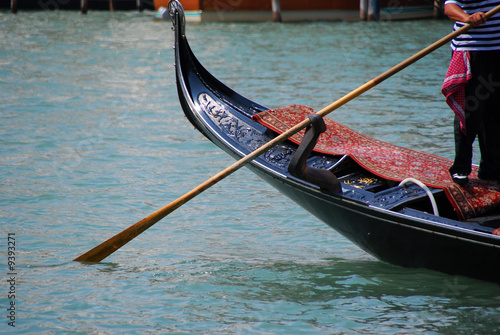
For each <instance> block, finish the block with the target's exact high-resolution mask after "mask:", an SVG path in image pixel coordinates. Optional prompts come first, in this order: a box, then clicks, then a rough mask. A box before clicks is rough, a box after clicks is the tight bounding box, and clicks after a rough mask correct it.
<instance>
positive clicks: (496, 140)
mask: <svg viewBox="0 0 500 335" xmlns="http://www.w3.org/2000/svg"><path fill="white" fill-rule="evenodd" d="M498 5H500V1H498V0H486V1H477V0H447V1H446V2H445V14H446V15H447V16H448V17H449V18H450V19H452V20H455V21H456V22H455V25H454V30H457V29H460V28H461V27H463V26H464V25H465V24H467V23H469V24H471V25H472V26H473V27H474V28H473V29H471V30H469V31H468V32H467V33H466V34H462V35H460V36H458V37H457V38H455V39H454V40H453V41H452V43H451V48H452V50H453V57H452V61H451V63H450V67H449V69H448V73H447V76H446V79H445V81H444V85H443V94H445V96H446V101H447V103H448V104H449V105H450V107H451V108H452V109H453V111H454V112H455V115H456V116H455V121H454V128H455V160H454V163H453V165H452V166H451V167H450V170H449V171H450V174H451V176H452V179H453V181H455V182H456V183H458V184H460V185H465V184H467V183H468V176H469V174H470V173H471V164H472V153H473V149H472V145H473V142H474V140H475V138H476V136H478V138H479V147H480V151H481V161H480V165H479V172H478V177H479V179H483V180H493V181H498V182H500V15H495V16H493V17H491V18H490V19H489V20H487V21H486V20H485V18H484V13H486V12H487V11H489V10H491V9H492V8H494V7H495V6H498Z"/></svg>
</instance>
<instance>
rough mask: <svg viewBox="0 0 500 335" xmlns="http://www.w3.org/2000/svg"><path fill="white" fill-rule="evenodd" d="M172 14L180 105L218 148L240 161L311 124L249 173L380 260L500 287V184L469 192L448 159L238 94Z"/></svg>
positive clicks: (178, 9) (479, 184) (471, 187)
mask: <svg viewBox="0 0 500 335" xmlns="http://www.w3.org/2000/svg"><path fill="white" fill-rule="evenodd" d="M168 11H169V15H170V16H171V18H172V21H173V25H174V33H175V48H174V49H175V71H176V84H177V90H178V94H179V100H180V105H181V106H182V109H183V111H184V114H185V115H186V117H187V119H188V120H189V121H190V122H191V123H192V124H193V125H194V127H195V128H196V129H197V130H198V131H200V132H201V133H202V134H203V135H204V136H206V137H207V138H208V139H209V140H210V141H212V142H213V143H214V144H215V145H217V146H218V147H219V148H221V149H222V150H224V151H226V152H227V153H228V154H230V155H231V156H233V157H234V158H236V159H240V158H242V157H244V156H246V155H248V154H249V153H251V152H253V151H254V150H256V149H258V148H259V147H261V146H262V145H263V144H265V143H268V142H269V141H271V140H272V139H273V138H275V137H276V136H278V134H279V133H280V132H283V131H285V129H286V128H287V127H290V126H291V125H293V123H295V122H298V121H301V120H303V119H304V118H307V117H309V119H310V120H311V125H310V126H309V127H308V129H307V131H305V132H303V133H300V134H297V135H294V136H293V137H292V138H290V139H288V140H286V141H284V142H282V143H280V144H278V145H276V146H274V147H272V148H271V149H270V150H269V151H267V152H266V153H264V154H263V155H261V156H259V157H257V158H255V159H254V160H252V161H251V162H250V163H249V164H248V165H247V167H248V168H250V169H251V170H252V171H253V172H254V173H256V174H257V175H258V176H259V177H260V178H262V179H263V180H264V181H265V182H267V183H269V184H270V185H271V186H273V187H274V188H276V189H277V190H279V191H280V192H281V193H282V194H284V195H285V196H287V197H288V198H290V199H291V200H293V201H294V202H295V203H297V204H298V205H300V206H301V207H303V208H304V209H306V210H307V211H309V212H310V213H311V214H313V215H314V216H316V217H317V218H319V219H320V220H322V221H323V222H325V223H326V224H328V225H329V226H330V227H331V228H333V229H335V230H336V231H337V232H339V233H340V234H342V235H343V236H344V237H346V238H347V239H348V240H350V241H351V242H353V243H354V244H356V245H357V246H359V247H360V248H361V249H362V250H364V251H366V252H367V253H369V254H371V255H373V256H375V257H376V258H378V259H379V260H381V261H384V262H388V263H391V264H395V265H399V266H402V267H408V268H427V269H432V270H436V271H440V272H444V273H447V274H451V275H463V276H468V277H473V278H477V279H481V280H487V281H493V282H497V283H500V267H499V266H498V264H500V236H499V235H498V234H500V233H499V232H500V229H499V228H500V188H499V186H498V185H497V184H496V183H494V182H486V181H481V180H479V179H477V176H475V175H474V173H475V172H473V175H472V176H471V177H472V178H471V181H470V182H469V184H468V185H467V186H463V187H462V186H459V185H456V184H454V183H453V182H452V180H451V178H450V177H449V174H448V171H447V168H446V167H445V166H447V164H448V163H449V160H447V159H444V158H441V157H438V156H434V155H430V154H426V153H422V152H418V151H413V150H410V149H406V148H402V147H398V146H395V145H392V144H389V143H384V142H381V141H378V140H375V139H372V138H369V137H367V136H364V135H362V134H360V133H357V132H355V131H353V130H351V129H349V128H347V127H344V126H342V125H341V124H338V123H336V122H334V121H333V120H330V119H328V120H324V119H323V118H321V117H320V118H317V117H314V115H312V114H314V111H312V110H311V109H310V108H308V107H305V106H298V105H291V106H286V107H282V108H277V109H269V108H267V107H264V106H262V105H260V104H258V103H255V102H253V101H251V100H249V99H247V98H245V97H243V96H241V95H239V94H238V93H236V92H234V91H233V90H232V89H230V88H228V87H227V86H225V85H224V84H223V83H221V82H220V81H219V80H217V79H216V78H215V77H214V76H212V75H211V74H210V73H209V72H208V71H207V70H206V69H205V68H204V67H203V66H202V65H201V64H200V62H199V61H198V60H197V59H196V57H195V55H194V54H193V52H192V50H191V48H190V46H189V43H188V40H187V38H186V34H185V18H184V12H183V9H182V6H181V5H180V3H179V2H178V1H176V0H172V1H170V3H169V6H168ZM311 115H312V116H311ZM318 138H322V139H321V140H319V139H318ZM338 146H342V148H340V149H339V148H338ZM388 156H390V159H391V160H392V161H391V162H390V163H389V162H385V161H384V159H388ZM399 158H401V161H403V162H404V163H402V164H399V163H400V161H399V160H397V159H399ZM394 159H396V161H394ZM398 165H400V166H398ZM388 166H389V168H388ZM430 166H435V168H431V169H429V167H430ZM448 166H449V165H448ZM476 170H477V169H476ZM429 174H433V175H429ZM474 177H475V178H474Z"/></svg>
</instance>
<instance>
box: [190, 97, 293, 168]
mask: <svg viewBox="0 0 500 335" xmlns="http://www.w3.org/2000/svg"><path fill="white" fill-rule="evenodd" d="M198 102H199V104H200V106H201V108H203V110H204V111H205V112H206V113H207V115H208V116H209V117H210V120H211V121H212V122H213V123H214V124H215V125H216V126H217V127H218V128H219V129H220V130H221V131H222V132H224V134H226V135H228V136H230V137H231V138H233V139H235V140H236V141H238V142H239V143H240V144H242V145H243V146H245V147H247V148H249V149H250V151H253V150H256V149H258V148H259V147H261V146H262V145H263V144H265V143H267V142H268V141H270V140H271V139H272V137H270V136H268V135H266V134H265V133H262V132H259V131H257V130H256V129H255V127H252V126H250V125H249V124H248V123H246V122H245V121H242V120H241V119H239V118H236V117H235V116H234V115H233V114H232V113H229V111H228V110H227V109H226V107H225V106H224V105H222V104H221V103H219V102H218V101H216V100H214V99H213V98H212V97H211V96H210V95H209V94H207V93H201V94H200V95H199V96H198ZM294 152H295V148H293V147H291V145H289V144H287V143H281V144H279V145H277V146H275V147H274V148H272V149H271V150H269V151H268V152H266V153H265V154H264V155H262V156H261V157H262V158H263V159H264V160H265V161H266V162H267V163H269V164H272V165H274V166H276V167H279V168H280V169H283V170H285V171H286V168H287V167H288V164H289V163H290V160H291V159H292V156H293V154H294Z"/></svg>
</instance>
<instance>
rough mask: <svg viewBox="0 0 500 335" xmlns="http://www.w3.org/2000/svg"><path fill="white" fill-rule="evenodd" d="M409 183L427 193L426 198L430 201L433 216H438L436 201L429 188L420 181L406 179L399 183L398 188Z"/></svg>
mask: <svg viewBox="0 0 500 335" xmlns="http://www.w3.org/2000/svg"><path fill="white" fill-rule="evenodd" d="M410 182H411V183H414V184H416V185H418V186H420V187H421V188H422V189H423V190H424V191H425V193H427V196H428V197H429V199H430V200H431V204H432V209H433V210H434V215H436V216H439V211H438V208H437V204H436V200H435V199H434V195H433V194H432V192H431V190H429V188H428V187H427V186H426V185H425V184H424V183H422V182H421V181H420V180H417V179H415V178H406V179H405V180H403V181H402V182H401V183H399V186H404V185H405V184H406V183H410Z"/></svg>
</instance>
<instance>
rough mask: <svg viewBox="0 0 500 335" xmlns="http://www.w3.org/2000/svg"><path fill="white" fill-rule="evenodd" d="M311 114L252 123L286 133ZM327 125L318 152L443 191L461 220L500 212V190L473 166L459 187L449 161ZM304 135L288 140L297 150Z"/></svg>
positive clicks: (282, 111)
mask: <svg viewBox="0 0 500 335" xmlns="http://www.w3.org/2000/svg"><path fill="white" fill-rule="evenodd" d="M313 113H314V110H313V109H312V108H309V107H306V106H300V105H291V106H287V107H282V108H277V109H274V110H269V111H265V112H262V113H259V114H256V115H254V117H253V119H254V121H257V122H259V123H260V124H262V125H264V126H266V127H267V128H269V129H271V130H273V131H275V132H277V133H283V132H285V131H286V130H288V129H289V128H291V127H293V126H294V125H296V124H298V123H300V122H301V121H303V120H304V119H305V118H307V116H308V115H310V114H313ZM324 119H325V123H326V126H327V128H328V129H327V131H326V132H324V133H323V134H321V136H320V137H319V140H318V143H317V144H316V147H315V148H314V150H315V151H316V152H319V153H324V154H329V155H336V156H340V155H349V156H350V157H351V158H352V159H354V160H355V161H356V162H357V163H358V164H359V165H360V166H362V167H363V168H365V169H367V170H368V171H370V172H372V173H374V174H375V175H377V176H379V177H382V178H385V179H389V180H395V181H402V180H404V179H405V178H408V177H411V178H415V179H418V180H420V181H421V182H423V183H424V184H426V185H427V186H430V187H436V188H441V189H443V190H444V191H445V193H446V195H447V197H448V199H449V200H450V202H451V204H452V205H453V207H454V208H455V211H456V213H457V215H458V217H459V218H460V220H464V219H469V218H473V217H476V216H479V215H484V214H486V213H487V212H489V211H491V210H492V209H493V208H496V207H498V206H500V185H499V184H497V183H493V182H487V181H482V180H479V179H477V167H476V166H473V171H472V173H471V175H470V176H469V177H470V179H469V183H468V184H467V185H466V186H459V185H457V184H455V183H454V182H453V181H452V180H451V177H450V174H449V172H448V168H449V167H450V166H451V164H452V163H453V162H452V161H451V160H450V159H446V158H442V157H439V156H436V155H431V154H428V153H425V152H420V151H416V150H411V149H408V148H404V147H400V146H397V145H394V144H390V143H386V142H383V141H379V140H376V139H374V138H371V137H369V136H366V135H363V134H361V133H358V132H356V131H354V130H352V129H350V128H348V127H345V126H343V125H341V124H340V123H337V122H335V121H333V120H331V119H329V118H324ZM304 132H305V131H304V130H302V131H301V132H299V133H297V134H296V135H294V136H293V137H291V138H290V140H291V141H293V142H295V143H297V144H299V143H300V142H301V140H302V137H303V136H304Z"/></svg>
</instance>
